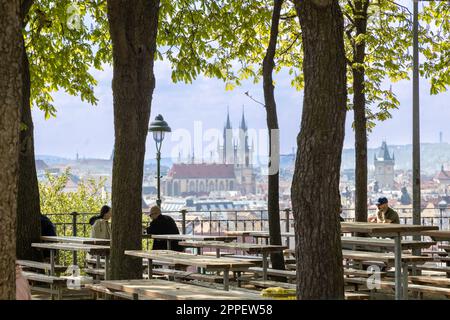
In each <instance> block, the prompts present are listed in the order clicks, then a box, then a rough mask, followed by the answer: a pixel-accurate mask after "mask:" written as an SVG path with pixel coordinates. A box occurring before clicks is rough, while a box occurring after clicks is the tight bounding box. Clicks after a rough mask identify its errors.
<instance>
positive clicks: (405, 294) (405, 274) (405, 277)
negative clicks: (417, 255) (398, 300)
mask: <svg viewBox="0 0 450 320" xmlns="http://www.w3.org/2000/svg"><path fill="white" fill-rule="evenodd" d="M402 269H403V283H402V289H403V299H404V300H408V265H407V264H406V263H403V264H402Z"/></svg>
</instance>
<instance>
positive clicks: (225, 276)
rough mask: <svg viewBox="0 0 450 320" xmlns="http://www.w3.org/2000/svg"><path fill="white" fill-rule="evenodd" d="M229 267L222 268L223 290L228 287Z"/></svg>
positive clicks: (226, 289)
mask: <svg viewBox="0 0 450 320" xmlns="http://www.w3.org/2000/svg"><path fill="white" fill-rule="evenodd" d="M229 273H230V269H228V268H225V269H224V270H223V287H224V290H225V291H228V290H229V289H230V274H229Z"/></svg>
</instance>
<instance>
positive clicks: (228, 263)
mask: <svg viewBox="0 0 450 320" xmlns="http://www.w3.org/2000/svg"><path fill="white" fill-rule="evenodd" d="M125 254H126V255H129V256H133V257H139V258H146V259H152V260H153V259H154V260H159V261H164V262H170V263H174V264H180V265H186V266H194V267H198V268H205V269H220V270H221V269H224V268H230V269H231V268H233V269H237V268H249V267H253V266H254V264H253V263H251V262H249V261H244V260H240V259H232V258H226V257H220V258H216V257H211V256H201V255H195V254H191V253H184V252H177V251H172V250H151V251H144V250H126V251H125Z"/></svg>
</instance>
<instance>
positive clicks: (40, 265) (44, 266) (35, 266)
mask: <svg viewBox="0 0 450 320" xmlns="http://www.w3.org/2000/svg"><path fill="white" fill-rule="evenodd" d="M16 264H17V265H19V266H21V267H22V269H24V270H27V269H32V270H44V272H50V270H51V264H50V263H45V262H38V261H31V260H17V261H16ZM66 270H67V267H66V266H62V265H55V269H54V271H55V272H64V271H66Z"/></svg>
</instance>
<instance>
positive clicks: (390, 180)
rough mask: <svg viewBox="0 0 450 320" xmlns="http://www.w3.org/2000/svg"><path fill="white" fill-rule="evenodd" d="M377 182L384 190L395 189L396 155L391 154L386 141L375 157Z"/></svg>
mask: <svg viewBox="0 0 450 320" xmlns="http://www.w3.org/2000/svg"><path fill="white" fill-rule="evenodd" d="M374 165H375V180H376V181H377V182H378V185H379V187H380V188H382V189H383V190H386V189H387V190H392V189H393V188H394V177H395V173H394V167H395V155H394V153H392V156H391V154H390V152H389V149H388V146H387V143H386V141H385V140H384V141H383V143H382V144H381V148H380V150H379V151H378V153H376V154H375V155H374Z"/></svg>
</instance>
